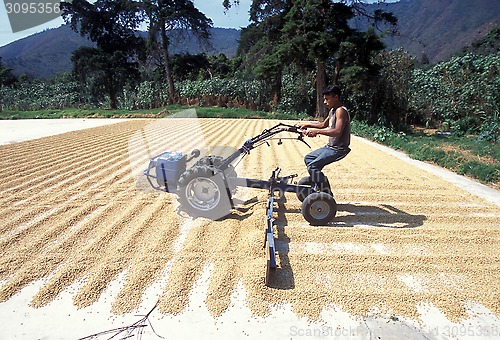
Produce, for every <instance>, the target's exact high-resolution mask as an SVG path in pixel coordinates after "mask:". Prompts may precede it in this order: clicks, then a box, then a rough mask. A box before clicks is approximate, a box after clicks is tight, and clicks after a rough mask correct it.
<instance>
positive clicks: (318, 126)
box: [298, 117, 328, 129]
mask: <svg viewBox="0 0 500 340" xmlns="http://www.w3.org/2000/svg"><path fill="white" fill-rule="evenodd" d="M298 125H299V128H301V129H308V128H314V129H324V128H326V127H327V126H328V117H326V119H325V120H324V121H322V122H305V123H299V124H298Z"/></svg>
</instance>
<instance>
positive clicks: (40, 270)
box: [0, 118, 500, 320]
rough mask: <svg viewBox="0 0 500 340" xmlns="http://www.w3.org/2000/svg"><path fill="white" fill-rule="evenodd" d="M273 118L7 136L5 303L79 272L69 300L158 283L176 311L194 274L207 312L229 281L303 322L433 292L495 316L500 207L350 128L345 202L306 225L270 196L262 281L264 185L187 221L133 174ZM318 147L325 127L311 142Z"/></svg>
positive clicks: (1, 261) (220, 309) (1, 250)
mask: <svg viewBox="0 0 500 340" xmlns="http://www.w3.org/2000/svg"><path fill="white" fill-rule="evenodd" d="M275 123H276V121H270V120H261V119H247V120H232V119H198V120H193V119H182V118H176V119H160V120H137V121H129V122H124V123H119V124H114V125H111V126H105V127H99V128H93V129H88V130H82V131H76V132H70V133H66V134H62V135H57V136H52V137H47V138H42V139H38V140H33V141H27V142H22V143H17V144H11V145H4V146H0V156H1V157H0V160H1V161H0V162H1V167H0V201H1V208H0V219H1V221H2V223H1V225H0V306H1V302H4V301H7V300H9V299H10V298H11V297H12V296H14V295H15V294H17V293H19V292H20V291H21V290H22V289H23V288H24V287H26V286H28V285H30V284H31V283H33V282H36V281H43V282H44V284H43V286H42V288H41V289H40V290H39V291H38V292H37V293H36V294H34V295H33V297H32V300H31V304H32V305H33V306H35V307H43V306H46V305H47V304H49V303H50V302H51V301H53V300H54V299H56V298H57V297H58V296H59V295H60V294H61V292H63V291H65V290H67V289H68V287H70V286H72V285H74V284H75V283H78V288H77V289H76V290H75V291H74V293H73V294H72V296H73V304H74V305H76V306H77V307H85V306H89V305H92V304H93V303H94V302H96V301H97V300H98V299H99V298H100V297H101V295H102V293H103V292H104V291H105V289H106V287H107V286H108V285H110V283H111V282H113V281H114V280H118V278H119V277H123V282H122V285H121V290H120V291H119V292H118V293H117V294H116V295H115V296H112V297H111V304H112V309H113V312H114V313H117V314H120V313H128V312H133V311H135V309H136V308H137V307H138V306H139V304H140V302H141V300H142V298H143V294H144V292H145V290H146V289H147V288H148V287H151V286H152V285H153V284H154V283H155V282H159V281H164V282H166V283H165V284H164V285H163V286H162V289H161V290H160V291H158V292H157V295H158V296H159V310H160V311H161V312H162V313H173V314H177V313H182V311H183V310H184V309H185V308H186V306H187V303H188V299H189V295H190V292H191V291H192V290H193V286H194V284H195V282H196V280H197V279H198V278H199V277H200V275H201V273H202V272H205V271H209V272H210V281H209V284H208V285H209V286H208V293H207V296H206V299H205V303H206V305H207V307H208V310H209V311H210V312H211V313H212V315H214V316H218V315H221V314H222V313H224V311H225V310H226V309H227V308H228V307H229V304H230V295H231V293H232V292H233V291H235V289H236V288H237V286H238V285H242V286H243V287H244V288H245V290H246V292H247V295H246V299H247V303H248V306H249V308H250V309H251V310H252V312H253V313H254V314H255V315H267V314H268V313H269V312H270V308H271V306H275V305H279V304H283V303H290V304H291V305H292V307H293V310H294V312H295V313H296V314H297V315H300V316H306V317H309V318H312V319H315V318H318V317H319V316H320V313H321V311H322V310H323V309H324V308H328V307H331V306H337V307H339V308H340V309H342V310H344V311H346V312H349V313H351V314H353V315H367V314H369V313H383V314H390V315H405V316H409V317H414V318H418V315H419V314H418V306H419V305H421V304H422V303H431V304H433V305H435V306H437V307H438V308H440V309H441V310H442V311H443V312H444V313H445V314H446V315H447V316H448V317H449V318H450V319H452V320H457V319H461V318H464V317H466V315H467V314H466V312H467V306H468V303H479V304H482V305H484V306H485V307H486V308H488V309H490V310H491V311H492V312H493V313H494V314H495V315H496V316H500V302H499V301H500V277H499V276H498V272H499V270H500V250H499V248H498V244H499V242H500V229H499V225H500V213H499V209H498V206H495V205H493V204H490V203H488V202H486V201H484V200H482V199H480V198H478V197H476V196H473V195H471V194H468V193H467V192H465V191H462V190H461V189H458V188H457V187H454V186H452V185H451V184H449V183H448V182H445V181H443V180H441V179H439V178H437V177H435V176H434V175H432V174H429V173H427V172H425V171H423V170H420V169H417V168H415V167H413V166H411V165H409V164H407V163H405V162H403V161H401V160H399V159H397V158H395V157H392V156H389V155H387V154H385V153H383V152H382V151H379V150H377V149H375V148H373V147H372V146H370V145H368V144H366V143H364V142H362V141H360V140H359V139H354V140H353V144H352V152H351V153H350V154H349V155H348V156H347V157H346V158H345V159H344V160H342V161H340V162H338V163H336V164H332V165H330V166H328V167H327V168H326V170H325V171H326V173H327V175H328V176H329V178H330V183H332V187H333V191H334V194H335V198H336V200H337V202H338V204H339V211H338V214H337V217H336V218H335V220H334V221H333V222H332V223H331V224H330V225H327V226H321V227H312V226H310V225H308V224H307V222H306V221H305V220H304V219H303V217H302V215H301V213H300V206H301V205H300V202H299V201H298V199H297V198H296V197H295V196H294V195H293V194H288V196H287V200H286V202H281V203H280V204H279V205H278V206H276V209H275V216H276V217H277V219H278V223H277V224H278V225H277V228H276V230H275V237H276V244H277V251H278V268H277V269H276V271H275V272H273V274H272V275H273V278H272V282H271V287H266V286H265V285H264V274H265V251H264V249H263V238H264V229H265V224H264V216H265V205H266V200H267V192H266V191H264V190H255V189H240V190H238V192H237V193H236V198H237V199H238V202H240V204H239V205H238V206H237V207H236V209H234V210H233V212H232V214H230V215H229V216H228V217H227V218H225V219H223V220H220V221H209V220H205V219H195V220H193V219H191V218H189V217H188V216H186V215H185V214H184V213H183V212H180V211H177V206H178V204H177V201H176V199H175V196H173V195H171V194H167V193H161V192H157V191H152V190H145V188H144V187H143V186H142V184H143V183H142V182H143V181H139V183H138V181H137V179H138V178H139V176H140V175H139V173H140V170H142V169H144V168H145V167H146V166H147V163H148V159H149V157H151V156H154V155H156V154H159V153H161V152H163V151H186V152H187V151H189V150H191V149H192V148H195V147H197V148H201V149H211V151H212V152H213V153H215V152H222V153H224V152H226V151H227V150H224V149H221V148H215V147H214V146H230V147H239V146H240V145H241V144H242V143H243V142H244V141H245V140H246V139H248V138H250V137H251V136H253V135H255V134H257V133H259V132H260V131H262V130H263V129H264V128H268V127H270V126H272V125H273V124H275ZM309 142H310V144H311V146H312V147H313V148H317V147H319V146H322V145H323V144H324V143H326V140H325V139H321V138H316V139H310V140H309ZM308 151H309V149H308V148H307V147H306V146H305V145H303V144H300V143H298V142H295V141H288V140H287V141H283V144H282V145H278V143H273V144H271V145H270V146H269V147H268V146H265V145H264V146H262V147H260V148H258V149H256V150H253V151H252V152H251V154H250V155H249V156H248V157H246V158H244V159H243V160H242V162H241V163H240V164H239V165H238V167H237V168H236V170H237V172H238V174H239V175H242V176H247V177H251V178H258V179H265V178H268V177H269V176H270V174H271V171H272V170H274V169H275V168H276V167H277V166H280V167H281V168H282V169H283V170H282V174H283V175H286V174H291V173H297V174H299V176H303V175H305V166H304V165H303V161H302V158H303V156H304V155H305V154H306V153H307V152H308Z"/></svg>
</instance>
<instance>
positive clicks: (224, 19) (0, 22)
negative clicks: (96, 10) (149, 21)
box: [0, 0, 395, 46]
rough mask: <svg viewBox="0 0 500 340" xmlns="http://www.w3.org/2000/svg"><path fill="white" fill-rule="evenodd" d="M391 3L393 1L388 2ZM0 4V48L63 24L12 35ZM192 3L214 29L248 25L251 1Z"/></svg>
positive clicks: (196, 0)
mask: <svg viewBox="0 0 500 340" xmlns="http://www.w3.org/2000/svg"><path fill="white" fill-rule="evenodd" d="M393 1H395V0H392V1H388V2H393ZM0 2H1V3H0V46H4V45H7V44H9V43H11V42H13V41H15V40H18V39H21V38H24V37H26V36H29V35H32V34H34V33H37V32H41V31H43V30H45V29H48V28H56V27H59V26H61V24H63V20H62V19H61V18H58V19H54V20H52V21H50V22H48V23H46V24H43V25H40V26H36V27H34V28H31V29H28V30H25V31H22V32H18V33H12V30H11V27H10V25H9V18H8V17H7V10H6V8H5V5H4V2H3V1H0ZM37 2H43V1H37ZM91 2H94V1H91ZM193 2H194V4H195V6H196V7H197V8H198V9H199V10H200V11H201V12H203V13H204V14H205V15H206V16H207V17H209V18H210V19H212V21H213V23H214V27H226V28H240V27H246V26H247V25H248V10H249V9H250V3H251V2H252V0H240V5H239V6H238V7H233V8H231V9H230V10H229V11H228V12H227V13H224V7H223V6H222V0H194V1H193ZM366 2H375V0H367V1H366Z"/></svg>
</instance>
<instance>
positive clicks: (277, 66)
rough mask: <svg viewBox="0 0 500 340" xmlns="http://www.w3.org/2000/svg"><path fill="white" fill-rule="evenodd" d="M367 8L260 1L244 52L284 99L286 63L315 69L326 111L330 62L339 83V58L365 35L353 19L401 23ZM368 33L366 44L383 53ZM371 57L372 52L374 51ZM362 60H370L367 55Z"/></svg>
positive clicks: (310, 0) (320, 0)
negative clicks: (324, 93) (344, 46)
mask: <svg viewBox="0 0 500 340" xmlns="http://www.w3.org/2000/svg"><path fill="white" fill-rule="evenodd" d="M231 4H232V3H231ZM363 6H364V5H363V4H362V3H361V2H360V1H357V0H351V1H347V0H346V1H340V2H334V1H331V0H285V1H273V0H254V1H253V2H252V6H251V9H250V20H251V25H250V26H249V27H247V28H246V29H244V30H243V31H242V38H241V40H240V48H239V51H240V53H242V54H245V55H246V57H247V61H248V64H251V65H254V70H255V74H256V75H257V77H260V78H264V77H267V78H268V79H269V78H270V79H272V83H273V84H274V86H273V87H274V89H275V90H274V91H273V93H274V94H275V96H276V95H278V96H277V97H278V98H279V97H280V92H279V90H278V88H281V85H282V84H281V79H282V78H283V70H284V69H285V67H286V66H288V65H290V64H295V65H296V66H298V67H299V69H301V70H302V71H303V73H304V74H306V73H307V72H314V73H315V75H316V76H315V82H314V83H315V88H316V106H317V108H316V110H317V111H316V112H317V113H319V114H320V115H322V114H323V113H324V104H323V99H322V91H323V89H324V88H325V86H326V85H327V82H328V77H327V75H326V70H327V63H328V61H329V60H335V62H336V72H335V77H334V79H333V82H337V81H338V79H339V77H338V75H339V74H340V68H341V64H340V62H339V61H340V58H337V57H339V56H338V53H339V50H340V48H341V46H342V44H343V43H344V42H346V41H348V39H349V38H351V39H352V40H353V41H352V43H351V45H352V46H354V47H359V46H358V45H357V43H358V42H359V41H356V39H355V38H356V37H358V36H359V34H358V33H357V32H356V31H355V30H353V29H351V27H350V26H349V20H351V19H352V18H353V17H354V16H355V15H364V16H367V17H368V18H369V19H370V20H372V21H373V22H376V23H378V22H380V21H389V22H395V18H394V17H393V16H392V15H390V13H386V12H384V11H380V10H379V11H376V12H374V13H373V14H368V13H367V12H366V11H364V10H363V8H364V7H363ZM367 37H368V38H367V40H368V41H367V42H366V43H364V44H362V46H363V47H365V48H370V47H373V48H375V50H376V51H378V50H379V46H378V45H376V44H372V41H371V40H370V39H371V37H372V36H371V35H370V36H367ZM377 39H378V38H377ZM358 40H359V39H358ZM377 41H378V40H377ZM378 43H379V45H381V44H380V41H378ZM242 46H243V47H242ZM367 55H368V56H371V55H372V53H371V51H370V50H369V51H368V53H367ZM358 59H359V60H360V61H363V62H365V60H361V57H359V58H358Z"/></svg>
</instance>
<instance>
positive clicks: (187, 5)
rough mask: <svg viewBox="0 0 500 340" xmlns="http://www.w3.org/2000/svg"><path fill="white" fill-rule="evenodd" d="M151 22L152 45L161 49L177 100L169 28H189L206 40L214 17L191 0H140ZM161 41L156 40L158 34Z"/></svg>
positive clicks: (172, 95)
mask: <svg viewBox="0 0 500 340" xmlns="http://www.w3.org/2000/svg"><path fill="white" fill-rule="evenodd" d="M139 6H140V8H141V11H142V13H143V15H144V17H143V19H146V20H147V22H148V26H149V27H148V31H149V46H150V47H151V48H153V49H154V48H158V47H159V50H160V51H161V55H162V59H163V67H164V70H165V77H166V82H167V84H168V88H169V101H170V102H175V100H176V97H177V94H176V90H175V84H174V78H173V73H172V65H171V56H170V51H169V45H170V42H171V41H170V40H171V38H170V37H169V35H168V32H173V31H178V32H183V31H185V30H187V29H189V31H190V34H193V35H194V36H195V37H197V38H199V39H201V40H203V41H207V40H208V39H209V37H210V32H209V28H210V27H212V20H210V19H209V18H207V17H206V16H205V15H204V14H203V13H202V12H200V11H199V10H198V9H197V8H196V7H195V6H194V4H193V2H192V1H191V0H154V1H151V0H145V1H142V2H140V3H139ZM158 35H159V38H160V41H159V44H157V37H158Z"/></svg>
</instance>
